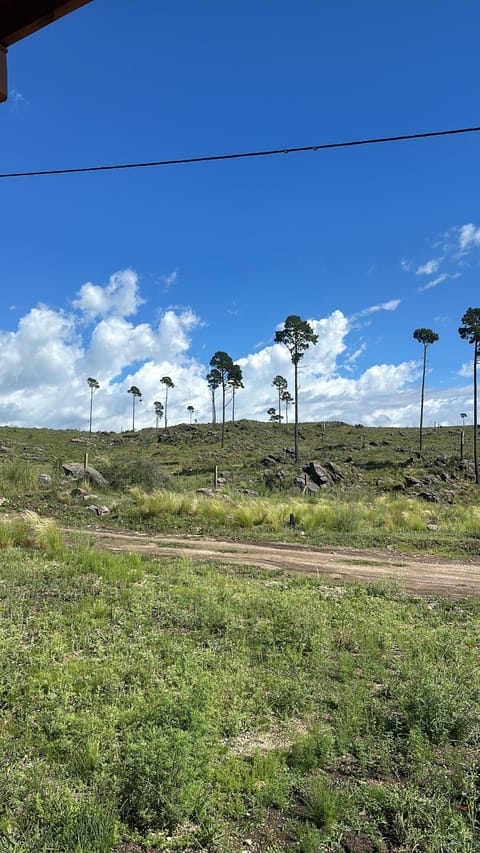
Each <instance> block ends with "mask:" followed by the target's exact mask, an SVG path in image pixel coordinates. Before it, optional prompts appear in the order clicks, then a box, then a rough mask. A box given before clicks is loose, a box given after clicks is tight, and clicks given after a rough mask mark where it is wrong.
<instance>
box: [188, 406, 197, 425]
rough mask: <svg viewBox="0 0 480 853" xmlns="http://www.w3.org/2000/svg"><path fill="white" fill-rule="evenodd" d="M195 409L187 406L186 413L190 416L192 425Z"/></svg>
mask: <svg viewBox="0 0 480 853" xmlns="http://www.w3.org/2000/svg"><path fill="white" fill-rule="evenodd" d="M194 411H195V409H194V407H193V406H187V412H188V414H189V415H190V424H191V423H192V418H193V413H194Z"/></svg>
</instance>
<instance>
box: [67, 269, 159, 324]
mask: <svg viewBox="0 0 480 853" xmlns="http://www.w3.org/2000/svg"><path fill="white" fill-rule="evenodd" d="M143 302H144V300H143V299H141V297H140V293H139V287H138V276H137V273H136V272H135V271H134V270H131V269H126V270H119V271H118V272H115V273H113V275H111V276H110V279H109V282H108V284H107V285H105V287H101V286H100V285H98V284H93V283H92V282H91V281H87V282H86V284H83V285H82V287H81V288H80V290H79V293H78V298H77V299H75V300H74V301H73V303H72V304H73V307H74V308H77V309H78V310H79V311H82V312H83V314H84V315H85V317H86V319H88V320H94V319H95V318H96V317H106V316H107V315H109V314H115V315H117V316H119V317H128V316H130V315H132V314H135V313H136V312H137V310H138V308H139V307H140V305H142V303H143Z"/></svg>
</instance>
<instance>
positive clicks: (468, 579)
mask: <svg viewBox="0 0 480 853" xmlns="http://www.w3.org/2000/svg"><path fill="white" fill-rule="evenodd" d="M71 532H73V531H71ZM89 534H90V535H92V536H93V537H95V540H96V546H97V548H100V549H105V550H108V551H121V552H125V551H135V552H136V553H138V554H148V555H150V556H152V557H160V556H169V557H186V558H188V559H190V560H218V561H220V562H223V563H237V564H243V565H249V566H260V567H262V568H266V569H283V570H285V571H288V572H295V573H300V574H310V575H315V576H322V575H323V576H325V577H328V578H329V579H330V580H338V581H340V582H345V581H349V580H350V581H351V580H360V581H366V582H372V581H377V580H379V579H380V578H385V579H387V578H394V579H396V580H400V581H401V582H402V585H403V586H404V588H405V589H406V591H407V592H410V593H415V594H419V595H440V596H444V597H448V598H464V597H466V596H476V597H480V562H479V561H477V562H458V561H454V560H446V559H442V558H439V557H415V556H407V555H404V554H399V553H395V552H393V551H363V550H355V549H352V548H336V547H335V548H334V547H323V548H312V547H310V546H308V545H300V544H294V545H293V544H286V543H269V544H255V543H251V542H233V541H228V540H221V539H203V538H196V537H194V536H192V537H182V536H165V535H163V534H156V535H151V534H141V533H126V532H113V531H106V530H101V529H99V528H97V529H90V530H89Z"/></svg>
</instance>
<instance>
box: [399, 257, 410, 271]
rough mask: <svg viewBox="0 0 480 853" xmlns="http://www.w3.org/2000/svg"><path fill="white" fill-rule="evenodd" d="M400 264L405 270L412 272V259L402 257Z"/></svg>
mask: <svg viewBox="0 0 480 853" xmlns="http://www.w3.org/2000/svg"><path fill="white" fill-rule="evenodd" d="M400 266H401V268H402V270H403V271H404V272H410V270H411V269H412V261H409V260H408V258H402V259H401V261H400Z"/></svg>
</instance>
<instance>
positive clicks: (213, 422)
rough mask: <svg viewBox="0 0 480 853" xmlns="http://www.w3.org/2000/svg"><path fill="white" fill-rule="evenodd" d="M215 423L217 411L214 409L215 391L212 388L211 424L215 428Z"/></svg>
mask: <svg viewBox="0 0 480 853" xmlns="http://www.w3.org/2000/svg"><path fill="white" fill-rule="evenodd" d="M216 423H217V410H216V408H215V389H214V388H212V424H213V426H215V424H216Z"/></svg>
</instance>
